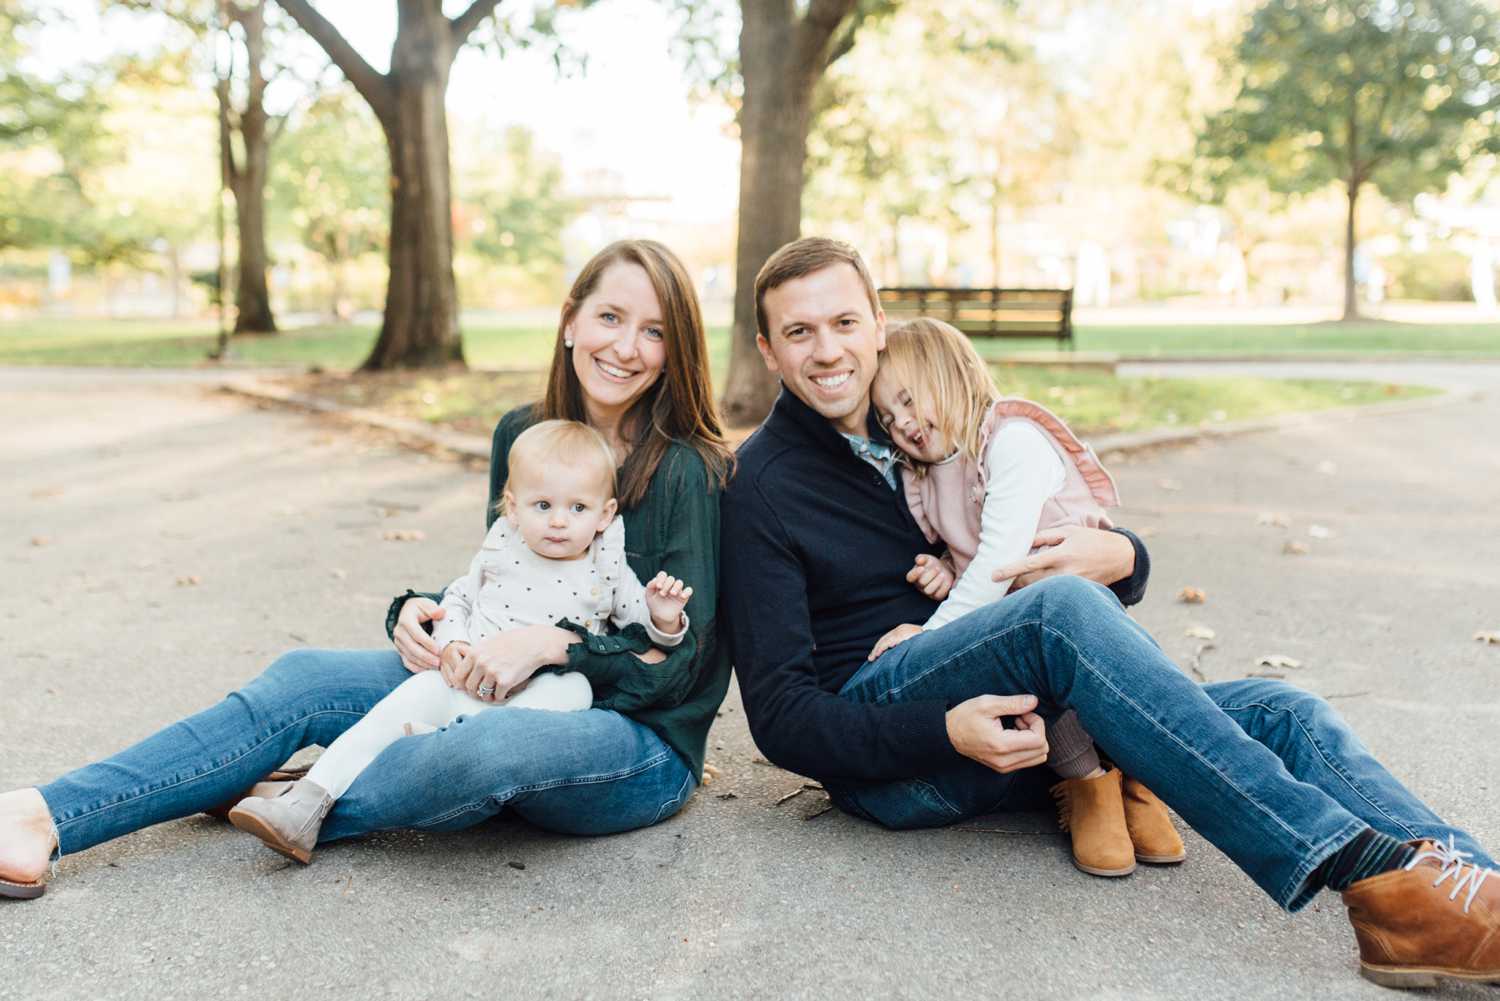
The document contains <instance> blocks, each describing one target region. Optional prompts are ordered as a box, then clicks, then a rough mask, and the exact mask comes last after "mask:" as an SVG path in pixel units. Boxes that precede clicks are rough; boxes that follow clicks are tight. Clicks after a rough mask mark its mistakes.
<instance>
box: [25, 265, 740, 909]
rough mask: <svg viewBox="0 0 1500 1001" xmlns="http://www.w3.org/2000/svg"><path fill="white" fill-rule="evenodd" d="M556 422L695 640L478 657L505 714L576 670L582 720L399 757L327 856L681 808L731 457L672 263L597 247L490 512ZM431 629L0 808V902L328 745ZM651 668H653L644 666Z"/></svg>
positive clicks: (540, 632) (610, 823) (393, 682)
mask: <svg viewBox="0 0 1500 1001" xmlns="http://www.w3.org/2000/svg"><path fill="white" fill-rule="evenodd" d="M550 418H567V419H572V420H579V421H584V422H586V423H588V424H589V425H591V426H592V427H594V428H595V429H596V430H598V431H599V432H600V433H602V434H603V435H604V437H605V438H606V440H608V441H609V442H610V444H611V445H612V446H613V447H614V448H615V451H616V454H617V455H618V456H619V457H620V459H621V465H620V470H619V484H620V486H619V500H620V507H621V514H622V518H623V520H624V525H625V539H626V552H627V558H628V561H629V563H630V565H631V567H632V569H634V570H635V571H636V573H637V575H645V576H647V577H649V576H650V575H651V574H654V573H656V571H657V570H659V569H660V570H665V571H666V572H668V573H669V574H671V575H673V576H675V577H678V578H679V579H683V580H688V581H691V582H692V583H693V587H694V594H693V597H692V600H691V601H690V602H689V605H688V609H687V611H688V616H689V621H690V623H691V627H690V630H689V634H688V637H687V638H686V639H685V640H684V641H683V643H682V644H681V645H680V646H678V647H677V648H676V649H675V650H673V651H672V653H671V654H670V655H665V654H661V653H660V652H657V651H655V650H648V649H647V645H646V644H645V643H644V642H636V641H632V640H630V639H628V638H626V637H624V636H609V637H600V636H589V635H587V634H584V633H583V630H581V629H580V630H577V631H576V632H575V631H571V630H568V629H563V628H559V627H556V626H534V627H529V628H525V629H515V630H510V631H507V632H504V633H501V634H500V635H498V636H495V637H493V638H491V639H489V640H486V641H484V642H483V643H480V644H478V645H476V646H475V647H474V651H473V653H474V656H473V658H472V663H473V669H472V671H469V672H466V673H465V674H464V675H462V676H460V677H459V678H458V679H457V681H458V682H459V683H461V684H462V685H463V686H464V687H465V688H466V689H467V690H468V691H469V692H470V693H477V692H479V691H480V690H481V689H483V690H485V691H486V692H492V693H494V694H492V695H489V696H488V697H489V698H494V699H500V698H504V696H505V694H506V693H508V692H509V691H510V690H511V689H513V688H515V687H516V686H518V685H521V684H524V683H525V682H526V681H527V679H529V678H530V677H531V675H532V674H534V673H535V672H536V671H537V670H539V669H541V668H544V667H549V666H555V667H560V668H566V669H567V670H571V671H580V672H582V673H583V674H584V675H585V676H586V677H587V678H588V679H589V681H590V682H591V683H592V684H593V687H594V690H595V692H596V693H597V694H596V701H595V702H594V707H593V708H592V709H590V710H588V711H586V712H574V713H548V712H525V711H521V710H516V711H513V712H485V713H480V714H478V715H476V716H474V717H472V718H468V719H461V720H459V721H457V722H455V723H454V724H452V725H450V726H449V727H447V728H445V729H443V730H440V731H438V732H436V733H431V734H425V735H421V736H417V737H410V738H406V739H404V740H400V741H397V742H396V744H394V745H393V746H391V747H390V748H389V749H387V750H386V751H385V752H384V753H382V754H381V756H380V757H379V758H377V759H376V760H375V762H374V763H373V764H371V766H370V767H369V768H368V769H367V770H366V771H365V772H364V773H363V774H362V775H361V776H360V777H359V779H358V780H357V781H356V782H355V783H354V785H353V786H351V787H350V789H349V791H348V793H347V794H346V795H345V796H344V798H343V799H341V800H339V802H338V804H337V805H336V806H335V808H334V809H333V811H332V812H331V813H330V814H329V815H328V818H327V820H326V822H325V823H324V826H323V829H322V835H321V837H320V840H321V841H324V842H327V841H333V840H337V839H339V838H347V837H352V836H355V835H359V834H365V833H369V832H372V831H379V830H388V829H391V828H400V827H414V828H420V829H423V830H443V831H446V830H458V829H460V828H464V827H468V826H471V825H473V824H476V823H479V822H480V821H482V820H484V819H486V818H488V817H491V816H493V815H494V814H496V813H498V812H499V811H500V810H501V809H503V808H505V807H507V806H509V807H512V808H514V809H515V810H516V812H517V813H518V814H520V815H521V816H522V817H524V818H525V819H526V820H528V821H530V822H531V823H534V824H536V825H537V826H539V827H542V828H544V829H547V830H551V831H559V832H565V833H569V834H606V833H612V832H616V831H624V830H630V829H632V828H637V827H644V826H647V825H649V824H654V823H656V822H658V821H660V820H664V819H666V818H667V817H669V816H671V815H672V814H674V813H676V812H677V810H678V809H680V808H681V807H682V805H683V803H684V802H686V800H687V798H688V797H689V796H690V795H691V794H692V792H693V790H694V788H695V787H696V785H697V783H698V781H699V780H700V778H701V776H702V771H703V753H704V745H705V742H706V740H707V736H708V728H709V726H710V725H711V724H712V722H713V719H714V714H715V712H716V710H717V709H718V706H719V703H720V702H721V701H722V700H723V697H724V693H725V690H726V689H727V688H728V685H729V660H728V654H727V651H726V649H725V648H724V647H722V646H721V645H720V644H719V643H717V642H716V637H715V624H714V615H715V611H716V608H717V603H718V564H719V498H718V495H719V491H720V489H721V488H722V487H723V485H724V483H725V481H726V480H727V478H728V475H729V471H730V465H731V462H732V457H731V454H730V452H729V450H728V448H727V447H726V446H725V444H724V440H723V436H722V434H721V430H720V425H719V417H718V413H717V411H716V410H715V408H714V404H713V397H712V391H711V386H710V384H709V375H708V351H707V343H706V340H705V337H704V331H703V320H702V316H701V314H700V311H699V308H698V300H697V296H696V294H695V293H694V292H693V288H692V283H691V281H690V280H689V278H688V276H687V273H686V271H685V269H684V268H683V266H682V264H681V262H679V261H678V260H677V258H676V257H675V256H673V254H672V253H671V251H669V250H667V249H666V248H665V247H663V246H661V245H660V244H658V243H655V242H652V241H649V240H632V241H622V242H620V243H615V244H612V245H610V246H609V247H606V248H605V249H604V250H602V251H600V253H599V254H597V255H596V256H595V257H594V258H593V260H591V261H589V263H588V264H587V265H585V266H584V268H583V271H582V272H581V273H580V274H579V276H578V279H577V280H576V281H575V282H574V285H573V289H572V291H571V293H570V294H569V296H568V299H567V301H566V302H565V303H564V304H563V309H562V317H561V320H560V322H559V324H558V343H557V347H556V350H555V353H554V355H553V360H552V370H551V374H550V376H549V379H548V383H547V392H546V397H545V398H544V399H543V400H542V401H541V402H540V403H539V404H535V405H532V406H527V407H522V408H520V409H518V410H514V411H512V412H511V413H509V414H506V415H505V416H504V417H503V418H501V420H500V423H499V424H498V425H497V426H496V428H495V434H494V442H493V450H492V455H491V466H490V503H489V504H488V505H487V506H486V511H487V512H490V513H489V515H488V518H487V520H493V518H494V514H493V510H494V502H495V501H496V499H497V498H498V497H499V496H500V492H501V489H502V487H503V486H504V484H505V480H506V473H507V470H506V456H507V455H508V453H509V451H510V445H511V442H513V441H514V440H515V438H516V436H517V435H519V434H520V433H521V432H522V431H523V430H525V429H526V428H527V427H529V426H530V425H531V424H533V423H535V422H537V421H540V420H546V419H550ZM439 615H441V612H440V611H439V609H438V606H437V603H436V602H435V601H434V600H433V599H432V598H431V597H429V596H423V595H417V594H415V593H414V592H411V591H408V592H407V594H406V595H403V596H402V597H400V598H397V599H396V601H395V602H394V603H393V604H392V607H391V615H390V616H389V617H388V629H390V631H391V633H392V638H393V640H394V642H395V649H394V650H372V651H332V650H299V651H295V652H293V653H290V654H287V655H286V656H283V657H281V658H280V659H279V660H277V661H276V662H275V663H274V664H272V665H271V666H270V668H268V669H267V670H266V671H265V673H264V674H262V675H261V676H260V677H258V678H256V679H255V680H253V681H251V682H250V683H249V684H248V685H246V686H245V687H244V688H242V689H240V690H239V691H237V692H235V693H233V694H231V695H230V696H229V697H228V698H226V699H224V700H223V701H222V702H220V703H219V704H218V705H216V706H213V707H212V708H210V709H207V710H205V711H204V712H201V713H199V714H197V715H196V716H192V717H189V718H188V719H185V720H182V721H180V722H178V723H175V724H173V725H172V726H169V727H167V728H166V729H164V730H161V731H159V732H158V733H156V734H155V735H153V736H151V737H148V738H146V739H145V740H144V741H142V742H141V743H139V744H137V745H135V746H134V747H132V748H129V749H128V750H125V751H123V752H121V753H119V754H117V755H115V756H114V757H112V758H109V759H108V760H106V761H103V762H100V763H98V764H94V765H88V766H85V767H83V768H80V769H78V770H76V771H73V772H70V773H68V774H67V775H64V776H63V777H62V778H60V779H58V780H56V781H54V782H51V783H49V784H47V785H43V786H40V787H37V788H28V789H19V790H16V791H14V792H10V793H6V794H4V795H0V895H3V896H10V897H34V896H39V895H40V894H41V893H42V892H43V891H44V890H45V880H46V874H47V868H48V861H49V859H50V858H51V857H52V856H53V855H54V854H58V855H60V854H65V853H72V852H77V851H82V850H83V849H85V848H88V847H90V846H92V845H96V844H99V843H101V842H103V841H107V840H109V839H111V838H115V837H119V836H120V835H122V834H127V833H129V832H131V831H135V830H139V829H140V828H142V827H146V826H148V825H151V824H157V823H161V822H163V821H167V820H173V819H176V818H178V817H185V816H188V815H190V814H193V813H197V812H199V811H201V810H205V809H208V808H211V807H213V806H216V805H218V804H220V803H223V802H225V801H227V800H231V799H233V798H235V797H236V796H237V795H239V794H240V793H242V792H243V791H244V790H245V789H247V788H248V787H249V786H250V785H251V784H252V783H254V782H255V781H256V780H257V779H259V778H260V777H261V776H263V775H265V774H266V773H267V772H269V771H270V770H272V769H273V768H276V767H277V766H279V765H280V764H282V763H283V762H284V761H286V759H287V758H289V757H291V755H292V754H294V753H295V752H296V751H298V750H299V749H301V748H303V747H306V746H308V745H311V744H322V745H327V744H328V743H330V742H331V741H332V740H333V739H334V738H335V737H337V736H338V735H339V734H340V733H342V732H343V731H344V730H345V729H347V728H348V727H349V726H350V725H352V724H353V723H354V722H355V721H356V720H358V719H359V718H360V717H361V716H363V715H364V714H365V713H366V712H367V711H369V709H370V708H371V707H372V706H373V705H374V704H375V703H376V702H378V701H379V700H380V699H381V698H382V697H383V696H385V695H386V694H387V693H389V692H390V691H391V690H392V689H394V688H395V687H396V686H397V685H399V684H400V683H401V681H402V680H404V679H405V678H406V677H408V676H409V675H408V672H415V671H424V670H433V669H435V668H437V666H438V658H437V653H436V647H435V645H434V644H433V642H432V639H431V637H430V636H429V635H428V631H427V629H426V628H424V627H425V626H426V624H427V623H429V622H430V621H431V620H432V619H433V618H435V617H437V616H439ZM637 654H641V656H637Z"/></svg>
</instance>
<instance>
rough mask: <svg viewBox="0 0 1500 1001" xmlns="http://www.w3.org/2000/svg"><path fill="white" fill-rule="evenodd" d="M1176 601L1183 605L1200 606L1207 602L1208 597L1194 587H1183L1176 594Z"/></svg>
mask: <svg viewBox="0 0 1500 1001" xmlns="http://www.w3.org/2000/svg"><path fill="white" fill-rule="evenodd" d="M1177 600H1178V601H1180V602H1182V603H1183V604H1184V605H1201V604H1203V603H1204V602H1205V601H1207V600H1208V595H1206V594H1204V593H1203V592H1202V591H1200V590H1198V589H1197V588H1196V587H1185V588H1183V589H1182V590H1181V591H1178V592H1177Z"/></svg>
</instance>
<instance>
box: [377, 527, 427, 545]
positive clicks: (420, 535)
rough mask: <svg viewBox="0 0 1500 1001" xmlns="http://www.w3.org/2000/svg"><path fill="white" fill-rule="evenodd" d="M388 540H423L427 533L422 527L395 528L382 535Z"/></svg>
mask: <svg viewBox="0 0 1500 1001" xmlns="http://www.w3.org/2000/svg"><path fill="white" fill-rule="evenodd" d="M380 537H381V538H382V539H384V540H385V541H387V542H421V541H422V540H423V539H425V538H427V533H426V532H424V531H422V530H421V529H420V528H393V529H391V530H390V531H388V532H383V533H382V534H381V536H380Z"/></svg>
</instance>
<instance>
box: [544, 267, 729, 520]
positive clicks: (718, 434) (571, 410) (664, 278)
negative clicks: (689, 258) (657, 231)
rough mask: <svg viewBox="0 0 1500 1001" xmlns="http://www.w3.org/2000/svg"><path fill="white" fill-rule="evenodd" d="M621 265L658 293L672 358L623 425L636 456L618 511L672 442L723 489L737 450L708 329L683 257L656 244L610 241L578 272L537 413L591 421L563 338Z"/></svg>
mask: <svg viewBox="0 0 1500 1001" xmlns="http://www.w3.org/2000/svg"><path fill="white" fill-rule="evenodd" d="M621 261H624V262H627V263H630V264H635V265H638V266H639V267H640V268H641V270H643V271H645V272H646V277H647V278H649V279H650V281H651V287H652V289H654V290H655V291H656V298H657V301H658V302H660V303H661V308H662V333H663V334H664V335H665V336H664V338H663V344H664V346H665V348H666V359H667V360H666V367H665V370H664V371H663V372H662V374H661V378H659V379H657V380H656V382H655V383H654V384H653V385H652V386H651V388H650V389H648V390H646V392H645V393H644V394H642V396H641V398H640V399H639V400H636V401H635V403H634V404H632V405H631V407H630V410H628V411H627V412H626V414H625V416H624V418H623V419H622V420H621V421H620V436H621V437H622V438H623V439H624V440H625V441H626V442H627V443H628V444H629V445H630V455H629V456H628V457H627V458H626V459H625V462H624V464H623V465H622V466H621V467H620V481H619V492H618V495H617V496H618V498H619V501H620V506H621V507H622V508H631V507H634V506H635V505H636V504H639V503H640V501H641V499H642V498H643V497H645V496H646V488H647V487H648V486H649V485H650V483H651V478H652V477H653V476H655V475H656V467H657V466H658V465H660V464H661V460H662V456H664V455H665V454H666V452H667V449H668V447H670V446H671V444H672V442H673V441H681V442H683V443H685V444H687V445H689V446H691V447H692V448H693V450H694V451H696V452H697V453H698V454H699V455H700V456H701V457H702V458H703V464H704V465H705V466H707V467H708V471H709V483H710V485H711V486H715V485H716V486H719V487H722V486H724V484H725V483H727V482H728V480H729V474H730V470H731V468H732V466H733V463H734V453H733V452H731V451H730V449H729V446H728V445H727V444H725V442H724V430H723V424H722V422H721V421H720V419H719V408H718V406H717V405H716V404H715V403H714V394H713V383H712V381H711V380H710V378H709V372H708V339H707V337H706V336H705V335H704V331H703V314H702V311H701V310H700V309H699V308H698V294H697V293H696V292H695V291H694V290H693V283H692V280H691V279H690V278H689V277H688V273H687V269H686V268H684V267H683V266H682V262H681V261H679V260H678V259H677V255H675V254H673V253H672V252H671V251H670V250H668V249H667V248H666V247H664V246H662V245H661V244H660V243H657V242H656V241H655V240H620V241H618V242H616V243H611V244H610V245H609V246H607V247H605V248H604V249H603V250H601V251H599V253H597V254H595V255H594V256H593V258H592V259H591V260H590V261H589V262H588V263H587V264H585V265H584V266H583V270H582V271H580V272H579V273H578V278H577V279H576V280H575V281H574V282H573V288H572V291H570V292H569V293H568V299H567V302H565V303H564V304H563V310H562V317H561V318H560V319H559V320H558V324H557V344H556V346H555V349H554V352H553V355H552V370H551V373H550V374H549V375H548V377H547V395H546V396H545V397H544V398H543V399H542V409H541V413H540V414H539V415H538V416H539V417H540V418H541V419H543V420H570V421H582V422H583V423H585V424H587V423H588V419H589V417H588V410H587V408H586V407H585V406H584V400H583V387H582V386H581V385H580V384H579V382H578V373H577V372H576V371H574V369H573V359H572V357H571V353H570V352H569V351H568V349H567V348H565V347H564V346H563V335H564V333H565V331H566V330H567V327H568V324H570V323H572V322H573V317H574V316H576V315H577V313H578V310H579V307H581V306H582V305H583V302H584V300H585V299H587V298H588V297H589V296H591V295H593V294H594V290H595V289H596V288H598V286H599V280H600V279H601V278H602V277H603V276H604V272H605V271H607V270H608V269H609V267H610V265H612V264H615V263H618V262H621Z"/></svg>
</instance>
